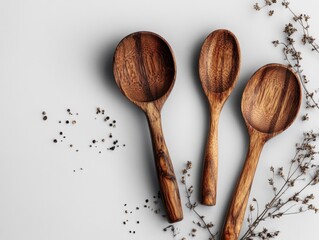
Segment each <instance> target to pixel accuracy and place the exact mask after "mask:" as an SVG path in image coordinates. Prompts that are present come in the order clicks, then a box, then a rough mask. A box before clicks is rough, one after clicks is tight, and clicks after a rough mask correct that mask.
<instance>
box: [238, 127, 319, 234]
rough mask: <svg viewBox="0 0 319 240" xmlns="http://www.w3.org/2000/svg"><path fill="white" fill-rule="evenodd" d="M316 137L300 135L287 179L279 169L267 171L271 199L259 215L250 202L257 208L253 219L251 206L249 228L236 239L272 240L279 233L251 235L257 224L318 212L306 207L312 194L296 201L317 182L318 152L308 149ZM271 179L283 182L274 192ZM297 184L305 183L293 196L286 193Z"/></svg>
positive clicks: (312, 147) (266, 231) (318, 169)
mask: <svg viewBox="0 0 319 240" xmlns="http://www.w3.org/2000/svg"><path fill="white" fill-rule="evenodd" d="M317 137H318V134H315V133H313V132H308V133H305V134H304V140H303V141H302V143H301V144H297V145H296V153H295V156H294V158H293V160H291V163H290V166H289V170H288V174H287V177H285V174H284V171H283V168H282V167H280V168H278V170H277V172H276V174H275V169H274V168H273V167H271V168H270V171H271V172H272V177H271V178H270V179H269V180H268V181H269V185H270V186H271V187H272V190H273V193H274V197H273V198H272V199H271V200H270V201H269V203H267V204H266V205H265V208H264V210H263V211H262V212H261V213H260V214H259V205H258V202H257V200H256V199H253V202H255V203H256V205H257V215H256V219H255V220H254V221H253V217H252V212H253V211H254V210H255V208H254V207H253V205H251V206H250V213H249V216H248V219H247V221H248V223H249V228H248V230H247V231H246V232H245V233H244V235H243V236H242V237H241V238H240V239H241V240H250V239H253V238H254V237H259V238H260V236H263V237H264V236H265V235H266V237H265V238H262V239H270V238H275V237H276V236H277V235H278V234H279V231H276V232H273V233H270V232H268V230H267V229H266V228H264V229H263V231H261V232H255V230H256V229H257V227H259V225H260V223H261V222H263V221H265V220H267V219H274V218H280V217H282V216H286V215H293V214H298V213H303V212H306V211H314V212H317V211H318V209H317V208H316V207H315V206H314V205H313V204H310V203H309V202H310V201H311V200H313V199H314V195H313V194H309V195H307V196H306V197H304V198H301V197H300V196H301V194H302V193H303V192H304V191H305V190H306V189H308V188H309V187H310V186H311V185H316V184H318V182H319V165H317V164H315V163H314V161H315V155H317V154H318V152H316V151H315V150H314V149H315V145H312V142H314V141H316V139H317ZM275 176H278V177H279V179H281V180H282V181H283V184H282V186H281V187H280V189H279V190H277V188H276V186H275ZM297 181H306V183H305V184H303V185H301V186H299V188H298V190H297V191H295V192H294V193H289V190H291V189H292V188H294V187H295V183H296V182H297ZM289 194H292V195H289ZM287 195H288V196H287ZM284 199H285V200H284ZM297 205H299V208H298V210H297V211H296V210H294V209H296V207H297ZM303 207H305V208H303ZM266 233H267V234H266ZM263 234H264V235H263Z"/></svg>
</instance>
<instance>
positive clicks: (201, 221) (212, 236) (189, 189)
mask: <svg viewBox="0 0 319 240" xmlns="http://www.w3.org/2000/svg"><path fill="white" fill-rule="evenodd" d="M191 168H192V162H190V161H188V162H187V163H186V167H185V168H184V169H183V170H182V179H181V182H182V184H183V185H184V187H185V192H186V198H187V203H186V207H187V208H188V209H189V210H190V211H192V212H193V213H195V215H196V216H197V217H198V221H193V223H194V224H195V225H196V226H198V227H200V228H203V229H206V230H207V231H208V233H209V238H208V239H209V240H216V236H217V234H218V233H213V232H212V228H213V227H214V224H213V223H212V222H207V221H206V220H205V216H204V215H202V214H200V213H199V212H198V211H197V209H196V207H197V206H198V203H197V202H193V201H192V199H191V198H192V194H193V191H194V187H193V185H191V186H188V185H187V178H188V177H190V173H189V171H190V170H191ZM195 234H196V228H193V229H192V230H191V232H190V234H189V235H190V236H192V237H194V236H195Z"/></svg>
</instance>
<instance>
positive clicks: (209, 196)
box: [199, 29, 240, 205]
mask: <svg viewBox="0 0 319 240" xmlns="http://www.w3.org/2000/svg"><path fill="white" fill-rule="evenodd" d="M239 69H240V47H239V43H238V41H237V38H236V37H235V35H234V34H233V33H232V32H230V31H228V30H225V29H219V30H216V31H214V32H212V33H211V34H209V35H208V37H207V38H206V39H205V41H204V43H203V46H202V49H201V52H200V57H199V78H200V81H201V84H202V87H203V90H204V92H205V94H206V96H207V99H208V102H209V106H210V130H209V134H208V137H207V143H206V150H205V155H204V164H203V176H202V203H203V204H205V205H215V204H216V195H217V194H216V192H217V178H218V176H217V175H218V174H217V173H218V121H219V115H220V112H221V110H222V107H223V105H224V103H225V102H226V100H227V99H228V97H229V95H230V93H231V92H232V90H233V89H234V87H235V85H236V82H237V80H238V76H239Z"/></svg>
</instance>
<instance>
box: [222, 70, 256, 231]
mask: <svg viewBox="0 0 319 240" xmlns="http://www.w3.org/2000/svg"><path fill="white" fill-rule="evenodd" d="M252 74H253V71H251V72H248V73H245V74H244V75H240V77H239V79H238V82H237V85H236V86H235V90H234V92H233V93H232V100H231V101H230V105H231V108H232V111H233V112H234V114H235V117H236V119H237V121H239V124H240V129H241V134H240V136H242V139H241V142H242V143H243V146H247V149H245V150H244V151H243V155H242V156H239V158H238V159H239V161H240V164H239V167H238V169H237V170H236V172H235V174H234V176H232V181H231V186H232V187H231V188H230V190H229V191H228V193H227V195H226V198H225V199H228V202H226V203H225V207H224V209H223V213H222V216H224V217H223V219H225V220H226V217H227V213H228V209H229V206H230V203H231V200H232V197H233V193H234V190H235V188H236V185H237V181H238V179H239V177H240V174H241V171H242V167H243V166H244V162H245V160H246V153H247V151H248V145H249V135H248V132H247V128H246V124H245V120H244V118H243V115H242V112H241V98H242V94H243V91H244V89H245V87H246V84H247V82H248V80H249V78H250V77H251V75H252ZM223 226H224V222H222V225H221V228H220V231H219V232H220V233H222V228H223Z"/></svg>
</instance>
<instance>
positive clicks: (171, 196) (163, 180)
mask: <svg viewBox="0 0 319 240" xmlns="http://www.w3.org/2000/svg"><path fill="white" fill-rule="evenodd" d="M146 116H147V119H148V123H149V127H150V132H151V137H152V144H153V152H154V158H155V165H156V171H157V177H158V181H159V185H160V189H161V197H162V201H163V203H164V206H165V208H166V212H167V216H168V220H169V222H172V223H173V222H178V221H181V220H182V219H183V209H182V205H181V199H180V195H179V190H178V185H177V181H176V177H175V173H174V169H173V165H172V162H171V159H170V156H169V153H168V149H167V147H166V144H165V139H164V136H163V132H162V125H161V114H160V112H159V111H158V110H157V109H156V108H155V107H154V108H151V110H148V111H146Z"/></svg>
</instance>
